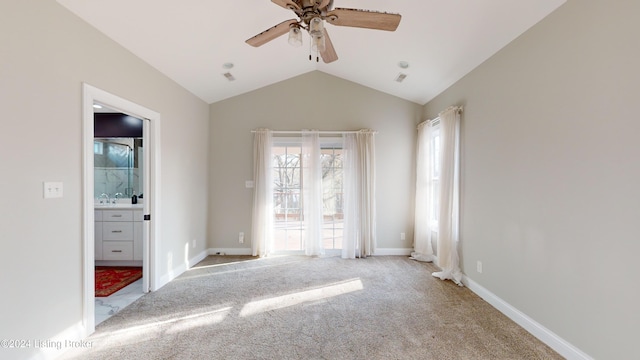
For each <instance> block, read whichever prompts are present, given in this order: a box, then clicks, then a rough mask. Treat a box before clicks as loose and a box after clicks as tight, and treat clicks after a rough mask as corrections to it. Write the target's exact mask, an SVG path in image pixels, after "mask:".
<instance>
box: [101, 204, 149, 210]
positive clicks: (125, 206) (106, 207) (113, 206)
mask: <svg viewBox="0 0 640 360" xmlns="http://www.w3.org/2000/svg"><path fill="white" fill-rule="evenodd" d="M93 208H94V209H95V210H126V209H132V210H135V209H142V204H125V203H118V204H109V205H103V204H95V205H94V206H93Z"/></svg>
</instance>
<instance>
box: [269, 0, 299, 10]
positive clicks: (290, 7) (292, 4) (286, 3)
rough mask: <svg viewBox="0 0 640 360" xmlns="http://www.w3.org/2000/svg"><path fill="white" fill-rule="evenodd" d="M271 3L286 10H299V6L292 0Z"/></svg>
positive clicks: (279, 0) (273, 0)
mask: <svg viewBox="0 0 640 360" xmlns="http://www.w3.org/2000/svg"><path fill="white" fill-rule="evenodd" d="M271 2H272V3H274V4H277V5H280V6H282V7H283V8H285V9H288V10H300V6H298V4H296V3H295V2H293V1H292V0H271Z"/></svg>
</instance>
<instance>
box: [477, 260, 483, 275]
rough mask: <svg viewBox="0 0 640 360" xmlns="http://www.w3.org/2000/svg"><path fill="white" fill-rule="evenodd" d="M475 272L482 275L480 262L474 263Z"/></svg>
mask: <svg viewBox="0 0 640 360" xmlns="http://www.w3.org/2000/svg"><path fill="white" fill-rule="evenodd" d="M476 271H478V272H479V273H482V261H480V260H478V262H477V263H476Z"/></svg>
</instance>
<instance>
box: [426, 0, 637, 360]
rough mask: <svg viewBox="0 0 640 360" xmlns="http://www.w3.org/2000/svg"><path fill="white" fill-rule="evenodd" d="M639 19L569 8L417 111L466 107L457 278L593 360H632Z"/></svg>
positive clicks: (628, 6) (603, 4)
mask: <svg viewBox="0 0 640 360" xmlns="http://www.w3.org/2000/svg"><path fill="white" fill-rule="evenodd" d="M638 14H640V2H638V1H622V0H620V1H594V0H590V1H577V0H569V1H568V2H567V3H566V4H565V5H564V6H562V7H561V8H559V9H558V10H557V11H556V12H554V13H552V14H551V15H550V16H548V17H547V18H545V19H544V20H542V21H541V22H540V23H539V24H537V25H536V26H535V27H534V28H532V29H531V30H529V31H527V32H526V33H525V34H523V35H522V36H521V37H520V38H518V39H517V40H515V41H514V42H513V43H511V44H510V45H509V46H507V47H506V48H504V49H503V50H502V51H501V52H499V53H498V54H497V55H495V56H494V57H492V58H491V59H489V60H488V61H487V62H485V63H484V64H483V65H481V66H480V67H478V68H477V69H475V70H474V71H473V72H471V73H470V74H468V75H467V76H466V77H465V78H463V79H462V80H461V81H459V82H458V83H456V84H455V85H454V86H452V87H451V88H450V89H448V90H447V91H445V92H444V93H443V94H441V95H440V96H438V97H437V98H436V99H435V100H433V101H431V102H429V103H428V104H427V105H426V106H425V116H426V117H433V116H435V115H436V114H437V113H438V112H439V111H440V110H442V109H444V108H445V107H446V106H448V105H452V104H460V105H464V114H463V139H462V143H463V146H464V150H463V175H462V178H463V179H464V180H463V182H464V185H463V197H462V216H463V218H462V231H461V246H462V256H463V267H464V271H465V273H466V274H467V275H468V276H469V277H471V278H472V279H473V280H475V281H476V282H478V283H479V284H480V285H481V286H483V287H485V288H487V289H488V290H489V291H491V292H493V293H494V294H496V295H497V296H499V297H500V298H502V299H503V300H505V301H507V302H508V303H509V304H511V305H513V306H514V307H516V308H517V309H519V310H520V311H522V312H524V313H525V314H527V315H528V316H530V317H531V318H533V319H534V320H536V321H537V322H539V323H541V324H542V325H543V326H545V327H547V328H548V329H550V330H551V331H553V332H555V333H556V334H558V335H559V336H560V337H562V338H564V339H565V340H567V341H569V342H570V343H572V344H573V345H575V346H577V347H578V348H580V349H581V350H582V351H584V352H586V353H587V354H589V355H590V356H592V357H594V358H596V359H631V358H640V349H639V348H638V346H637V334H638V328H639V327H640V315H639V314H640V312H638V310H637V306H638V302H639V301H640V286H639V285H638V275H639V274H640V272H639V271H638V264H637V263H636V261H637V260H638V254H640V241H639V239H640V229H639V227H638V215H639V214H640V187H639V184H640V182H639V179H640V161H639V159H640V146H638V144H639V142H638V134H639V133H640V122H639V121H638V110H637V108H636V107H637V106H636V105H637V103H638V94H639V93H640V92H639V91H638V89H639V87H638V86H639V85H638V84H640V71H639V70H638V64H640V46H638V35H639V34H640V22H638V18H637V16H638ZM478 260H480V261H482V262H483V265H484V268H483V273H482V274H480V273H477V272H476V270H475V268H476V261H478Z"/></svg>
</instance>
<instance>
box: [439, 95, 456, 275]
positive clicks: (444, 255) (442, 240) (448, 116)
mask: <svg viewBox="0 0 640 360" xmlns="http://www.w3.org/2000/svg"><path fill="white" fill-rule="evenodd" d="M460 111H461V109H460V108H459V107H449V108H447V109H446V110H444V111H443V112H441V113H440V114H439V115H438V117H439V118H440V139H441V140H440V144H441V145H440V152H441V160H442V161H441V168H440V212H439V217H438V266H439V267H440V268H441V269H442V271H439V272H435V273H433V276H435V277H439V278H440V279H442V280H446V279H450V280H453V281H454V282H455V283H456V284H458V285H460V286H462V272H461V271H460V264H459V263H460V262H459V258H458V240H459V239H458V234H459V226H458V225H459V214H460V201H459V200H460Z"/></svg>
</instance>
